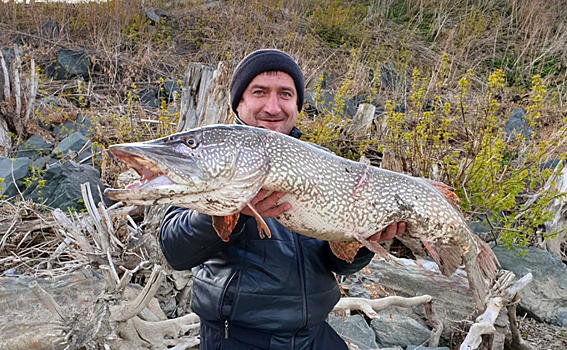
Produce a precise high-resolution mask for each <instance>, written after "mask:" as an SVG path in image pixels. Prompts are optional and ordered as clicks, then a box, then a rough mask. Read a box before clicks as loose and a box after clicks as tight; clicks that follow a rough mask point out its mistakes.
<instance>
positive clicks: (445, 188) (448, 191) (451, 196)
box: [425, 179, 461, 209]
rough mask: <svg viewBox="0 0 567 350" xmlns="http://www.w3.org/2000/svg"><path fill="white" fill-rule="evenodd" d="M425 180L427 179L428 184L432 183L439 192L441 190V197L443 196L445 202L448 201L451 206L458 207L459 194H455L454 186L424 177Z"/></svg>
mask: <svg viewBox="0 0 567 350" xmlns="http://www.w3.org/2000/svg"><path fill="white" fill-rule="evenodd" d="M425 181H427V182H428V183H429V184H430V185H432V186H433V187H435V188H436V189H437V190H438V191H439V192H441V194H442V195H443V197H445V199H446V200H447V202H449V203H450V204H451V205H452V206H453V207H455V208H457V209H460V208H459V202H460V201H461V200H460V198H459V196H457V195H456V194H455V192H454V188H452V187H451V186H449V185H447V184H444V183H442V182H439V181H434V180H431V179H425Z"/></svg>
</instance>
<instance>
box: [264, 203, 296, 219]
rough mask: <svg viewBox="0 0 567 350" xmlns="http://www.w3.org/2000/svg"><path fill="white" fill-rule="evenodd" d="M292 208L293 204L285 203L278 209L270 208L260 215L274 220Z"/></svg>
mask: <svg viewBox="0 0 567 350" xmlns="http://www.w3.org/2000/svg"><path fill="white" fill-rule="evenodd" d="M290 208H291V204H289V203H283V204H282V205H278V206H277V207H273V208H270V209H268V210H266V211H264V212H263V213H260V216H262V217H263V218H273V217H276V216H278V215H281V214H283V213H284V212H285V211H287V210H289V209H290Z"/></svg>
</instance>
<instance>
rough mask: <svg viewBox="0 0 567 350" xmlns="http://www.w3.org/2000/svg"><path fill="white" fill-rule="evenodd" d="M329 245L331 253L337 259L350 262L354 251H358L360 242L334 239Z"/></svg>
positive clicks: (354, 254)
mask: <svg viewBox="0 0 567 350" xmlns="http://www.w3.org/2000/svg"><path fill="white" fill-rule="evenodd" d="M329 246H330V247H331V251H332V252H333V254H335V255H336V256H337V257H338V258H339V259H343V260H346V261H347V262H349V263H352V262H353V261H354V257H355V256H356V253H358V250H359V249H360V247H362V244H361V243H360V242H358V241H344V242H336V241H334V242H329Z"/></svg>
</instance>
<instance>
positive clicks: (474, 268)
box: [465, 236, 500, 311]
mask: <svg viewBox="0 0 567 350" xmlns="http://www.w3.org/2000/svg"><path fill="white" fill-rule="evenodd" d="M474 237H475V238H476V244H477V247H478V248H479V249H476V250H475V249H471V250H469V252H468V253H467V255H473V256H466V257H465V270H466V271H467V278H468V280H469V288H470V290H471V293H472V295H473V300H474V301H475V303H476V306H477V309H478V310H479V311H484V308H485V305H486V296H487V294H488V288H489V285H488V284H489V283H491V282H492V281H493V280H494V277H495V276H496V272H497V267H498V266H500V264H499V263H498V259H497V258H496V255H494V252H493V251H492V249H490V247H489V246H488V244H486V243H485V242H484V241H483V240H482V239H480V238H479V237H478V236H474Z"/></svg>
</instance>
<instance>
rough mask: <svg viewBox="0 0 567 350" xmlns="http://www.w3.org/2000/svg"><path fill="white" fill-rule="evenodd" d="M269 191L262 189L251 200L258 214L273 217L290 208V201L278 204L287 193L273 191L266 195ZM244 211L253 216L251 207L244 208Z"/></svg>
mask: <svg viewBox="0 0 567 350" xmlns="http://www.w3.org/2000/svg"><path fill="white" fill-rule="evenodd" d="M268 192H269V191H267V190H263V189H262V190H260V192H258V194H257V195H256V196H255V197H254V198H253V199H252V200H251V201H250V204H251V205H252V206H253V207H254V209H256V211H257V212H258V214H260V216H261V217H263V218H271V217H275V216H278V215H280V214H282V213H283V212H285V211H286V210H289V209H290V208H291V205H290V204H289V203H283V204H282V205H278V206H276V204H277V203H278V201H279V200H280V199H281V198H282V197H283V196H284V195H285V193H284V192H273V193H271V194H270V195H268V196H267V197H266V195H267V194H268ZM264 197H265V198H264ZM242 213H243V214H245V215H249V216H253V213H252V211H251V210H250V209H248V208H244V209H242Z"/></svg>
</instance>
